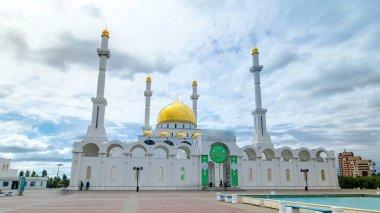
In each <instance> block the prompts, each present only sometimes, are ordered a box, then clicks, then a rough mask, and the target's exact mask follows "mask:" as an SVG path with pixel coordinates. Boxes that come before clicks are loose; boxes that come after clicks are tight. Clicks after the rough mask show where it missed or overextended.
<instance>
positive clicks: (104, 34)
mask: <svg viewBox="0 0 380 213" xmlns="http://www.w3.org/2000/svg"><path fill="white" fill-rule="evenodd" d="M102 36H107V37H108V38H109V37H110V32H108V30H107V29H105V30H103V31H102Z"/></svg>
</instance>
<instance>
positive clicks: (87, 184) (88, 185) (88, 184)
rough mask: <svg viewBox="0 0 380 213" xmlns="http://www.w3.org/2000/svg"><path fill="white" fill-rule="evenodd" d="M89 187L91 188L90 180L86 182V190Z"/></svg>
mask: <svg viewBox="0 0 380 213" xmlns="http://www.w3.org/2000/svg"><path fill="white" fill-rule="evenodd" d="M88 188H90V182H89V181H87V183H86V189H85V190H88Z"/></svg>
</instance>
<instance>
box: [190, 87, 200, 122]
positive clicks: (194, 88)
mask: <svg viewBox="0 0 380 213" xmlns="http://www.w3.org/2000/svg"><path fill="white" fill-rule="evenodd" d="M197 87H198V83H197V81H196V80H194V81H193V94H191V96H190V99H191V100H192V101H193V112H194V114H195V118H196V119H197V120H198V112H197V108H198V106H197V104H198V98H199V95H198V90H197Z"/></svg>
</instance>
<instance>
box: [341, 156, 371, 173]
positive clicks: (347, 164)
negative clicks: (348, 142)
mask: <svg viewBox="0 0 380 213" xmlns="http://www.w3.org/2000/svg"><path fill="white" fill-rule="evenodd" d="M338 162H339V174H340V175H341V176H353V177H362V176H369V175H372V174H374V173H376V169H375V165H376V164H375V162H373V161H372V160H363V159H362V157H360V156H354V153H353V152H346V151H344V152H341V153H338Z"/></svg>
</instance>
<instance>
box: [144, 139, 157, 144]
mask: <svg viewBox="0 0 380 213" xmlns="http://www.w3.org/2000/svg"><path fill="white" fill-rule="evenodd" d="M144 143H145V144H147V145H154V144H155V142H154V141H152V140H146V141H144Z"/></svg>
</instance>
